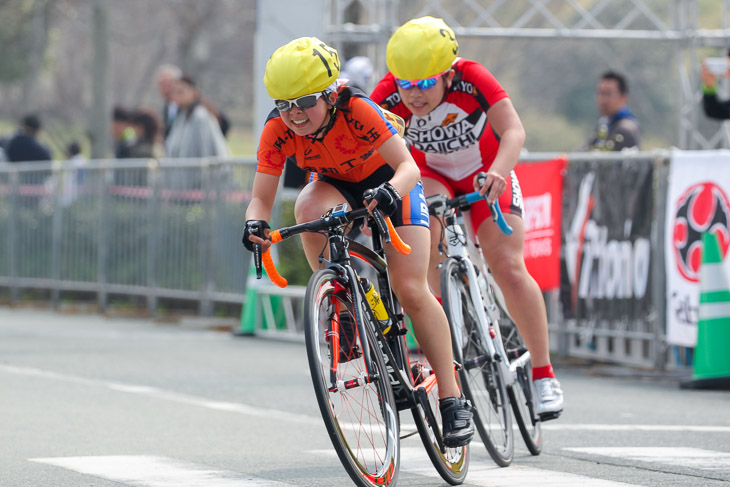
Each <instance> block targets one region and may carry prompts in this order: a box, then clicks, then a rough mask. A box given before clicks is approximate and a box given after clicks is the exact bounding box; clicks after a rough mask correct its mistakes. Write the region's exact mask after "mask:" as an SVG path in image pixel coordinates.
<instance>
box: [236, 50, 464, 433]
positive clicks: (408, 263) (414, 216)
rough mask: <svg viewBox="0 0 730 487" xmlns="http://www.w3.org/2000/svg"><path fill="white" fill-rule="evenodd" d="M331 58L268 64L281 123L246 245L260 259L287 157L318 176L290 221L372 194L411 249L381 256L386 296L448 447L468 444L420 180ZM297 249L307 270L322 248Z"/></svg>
mask: <svg viewBox="0 0 730 487" xmlns="http://www.w3.org/2000/svg"><path fill="white" fill-rule="evenodd" d="M339 71H340V63H339V59H338V56H337V51H336V50H335V49H333V48H331V47H329V46H327V45H326V44H324V43H323V42H322V41H320V40H319V39H317V38H314V37H304V38H299V39H295V40H293V41H291V42H290V43H288V44H286V45H285V46H282V47H281V48H279V49H278V50H277V51H276V52H274V54H273V55H272V56H271V58H270V59H269V61H268V63H267V65H266V74H265V76H264V83H265V85H266V89H267V91H268V93H269V95H270V96H271V97H272V98H274V100H275V105H276V108H277V109H278V110H279V116H278V117H274V118H271V119H270V120H269V121H268V122H267V123H266V125H265V126H264V130H263V132H262V134H261V139H260V141H259V148H258V154H257V156H258V166H257V169H256V171H257V172H256V176H255V178H254V183H253V196H252V199H251V203H250V204H249V206H248V209H247V211H246V226H245V229H244V235H243V244H244V245H245V246H246V248H248V249H249V250H252V244H253V243H259V244H261V245H262V246H263V250H264V251H265V250H266V249H267V248H268V247H269V246H270V245H271V242H270V241H268V240H264V239H262V238H260V237H259V236H257V235H260V234H261V233H260V231H258V229H266V228H268V227H269V225H268V223H267V222H268V220H269V218H270V216H271V208H272V206H273V203H274V198H275V196H276V190H277V187H278V182H279V177H280V176H281V173H282V169H283V167H284V162H285V160H286V159H287V157H290V156H294V157H295V159H296V163H297V165H298V166H299V167H301V168H303V169H305V170H308V171H312V172H316V173H317V174H318V175H319V179H318V180H316V181H313V182H311V183H310V184H308V185H307V186H305V188H304V189H303V190H302V192H301V193H300V195H299V197H298V198H297V201H296V204H295V208H294V213H295V217H296V220H297V222H299V223H301V222H306V221H311V220H315V219H317V218H319V217H320V216H321V215H323V214H324V213H325V212H326V211H327V210H328V209H330V208H332V207H334V206H335V205H338V204H340V203H345V202H347V203H349V205H350V206H351V207H352V208H362V207H363V206H364V202H363V196H362V195H363V192H364V191H365V190H368V189H374V191H375V198H374V200H373V201H371V202H370V204H369V208H371V209H372V208H375V207H376V206H377V207H378V208H379V209H380V211H381V212H383V213H384V214H386V215H389V216H391V218H392V219H393V223H394V225H395V226H396V228H397V229H398V233H399V234H400V236H401V237H402V239H403V240H404V241H405V242H406V243H408V244H409V245H410V246H411V249H412V250H411V253H410V254H409V255H403V254H400V253H398V252H397V251H395V249H393V248H392V247H391V246H390V245H388V246H387V248H386V253H387V257H388V266H389V269H390V278H391V284H392V287H393V290H394V292H395V294H396V296H397V297H398V300H399V301H400V303H401V304H402V306H403V309H404V310H405V312H406V313H407V314H408V316H409V317H410V318H411V321H412V323H413V327H414V331H415V333H416V337H417V339H418V342H419V344H420V345H421V348H422V349H423V351H424V353H425V354H426V357H427V358H428V360H429V362H430V363H431V366H432V367H433V370H434V372H435V374H436V377H437V379H438V383H439V396H440V399H441V401H440V403H441V404H440V409H441V413H442V417H443V421H444V425H443V426H444V427H443V431H444V440H445V443H446V444H447V446H451V447H456V446H461V445H465V444H467V443H468V442H469V441H471V438H472V437H473V435H474V427H473V424H472V412H471V406H470V405H469V404H468V402H466V401H465V400H464V399H463V398H462V397H461V393H460V391H459V388H458V385H457V383H456V379H455V377H454V373H453V354H452V349H451V337H450V331H449V326H448V321H447V319H446V315H445V314H444V311H443V309H442V308H441V306H440V305H439V303H438V301H437V300H436V298H435V297H434V296H433V295H432V294H431V293H430V291H429V288H428V284H427V282H426V274H427V268H428V260H429V257H428V255H429V248H430V233H429V229H428V225H429V217H428V208H427V206H426V202H425V198H424V196H423V187H422V185H421V183H420V177H421V175H420V172H419V171H418V166H417V165H416V163H415V161H414V160H413V157H411V155H410V153H409V152H408V149H407V148H406V145H405V144H404V142H403V140H402V139H401V137H400V136H399V135H398V132H397V130H396V129H395V127H394V126H393V125H392V124H391V122H389V121H388V120H387V119H386V118H385V116H384V114H383V112H382V111H381V110H380V109H379V108H378V107H377V105H375V104H374V103H373V102H372V101H371V100H369V99H367V98H364V97H359V96H352V92H351V91H350V89H349V88H348V87H346V86H340V85H339V83H338V81H337V76H338V74H339ZM302 244H303V247H304V252H305V253H306V256H307V260H308V261H309V264H310V266H311V267H312V269H313V270H314V269H317V268H319V266H320V264H319V261H318V256H319V253H320V251H321V250H322V249H323V248H324V246H325V239H324V237H323V236H322V235H318V234H312V233H304V234H302Z"/></svg>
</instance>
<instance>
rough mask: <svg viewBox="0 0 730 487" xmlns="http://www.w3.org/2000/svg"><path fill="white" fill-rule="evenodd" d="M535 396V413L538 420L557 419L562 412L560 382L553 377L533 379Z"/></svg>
mask: <svg viewBox="0 0 730 487" xmlns="http://www.w3.org/2000/svg"><path fill="white" fill-rule="evenodd" d="M534 383H535V390H536V392H537V397H536V398H535V403H536V404H537V411H536V412H537V415H538V417H539V418H540V421H549V420H551V419H557V418H558V417H559V416H560V413H562V412H563V390H562V389H561V388H560V382H558V379H556V378H554V377H546V378H544V379H538V380H536V381H534Z"/></svg>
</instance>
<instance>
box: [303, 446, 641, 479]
mask: <svg viewBox="0 0 730 487" xmlns="http://www.w3.org/2000/svg"><path fill="white" fill-rule="evenodd" d="M472 446H473V447H475V448H477V447H479V448H483V446H481V445H480V444H478V443H476V442H472ZM310 453H315V454H317V455H328V456H336V453H335V451H334V450H311V451H310ZM400 469H401V471H403V472H408V473H411V474H416V475H422V476H424V477H432V478H440V475H439V474H438V472H436V470H435V469H434V467H433V464H432V463H431V460H429V458H428V455H427V454H426V450H424V449H423V447H401V464H400ZM466 479H467V480H466V482H467V483H468V484H469V485H476V486H480V487H524V486H526V485H539V486H540V487H640V486H639V485H637V484H627V483H624V482H614V481H610V480H603V479H596V478H591V477H586V476H584V475H576V474H571V473H565V472H554V471H552V470H543V469H539V468H531V467H525V466H522V465H514V464H513V465H511V466H510V467H509V468H502V467H498V466H497V465H495V464H493V463H487V462H483V461H477V460H475V459H474V458H473V457H472V458H471V460H470V463H469V473H468V474H467V476H466Z"/></svg>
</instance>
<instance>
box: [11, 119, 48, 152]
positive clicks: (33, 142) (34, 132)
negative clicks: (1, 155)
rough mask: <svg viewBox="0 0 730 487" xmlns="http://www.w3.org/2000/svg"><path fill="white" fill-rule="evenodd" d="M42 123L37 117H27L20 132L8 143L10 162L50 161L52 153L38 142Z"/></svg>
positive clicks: (21, 124)
mask: <svg viewBox="0 0 730 487" xmlns="http://www.w3.org/2000/svg"><path fill="white" fill-rule="evenodd" d="M40 130H41V121H40V119H39V118H38V117H37V116H36V115H26V116H25V117H23V120H22V121H21V123H20V127H19V129H18V132H17V133H16V134H15V136H13V138H12V139H10V141H9V142H8V145H7V148H6V156H7V158H8V161H9V162H23V161H50V160H51V151H50V150H48V148H47V147H46V146H44V145H43V144H41V143H40V142H39V141H38V138H37V137H38V132H40Z"/></svg>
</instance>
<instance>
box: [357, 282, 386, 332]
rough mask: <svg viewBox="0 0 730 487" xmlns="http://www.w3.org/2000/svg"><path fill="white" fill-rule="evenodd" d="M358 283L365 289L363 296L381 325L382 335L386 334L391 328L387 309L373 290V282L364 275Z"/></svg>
mask: <svg viewBox="0 0 730 487" xmlns="http://www.w3.org/2000/svg"><path fill="white" fill-rule="evenodd" d="M360 283H361V284H362V287H363V289H365V297H366V298H367V300H368V303H369V304H370V309H372V310H373V314H374V315H375V318H376V319H377V320H378V321H379V322H380V325H381V326H382V330H383V335H386V334H388V332H389V331H390V328H391V326H390V323H389V318H390V317H389V316H388V311H386V309H385V306H384V305H383V301H382V300H381V299H380V295H379V294H378V291H376V290H375V286H373V283H372V282H370V281H369V280H367V279H366V278H364V277H361V278H360Z"/></svg>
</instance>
